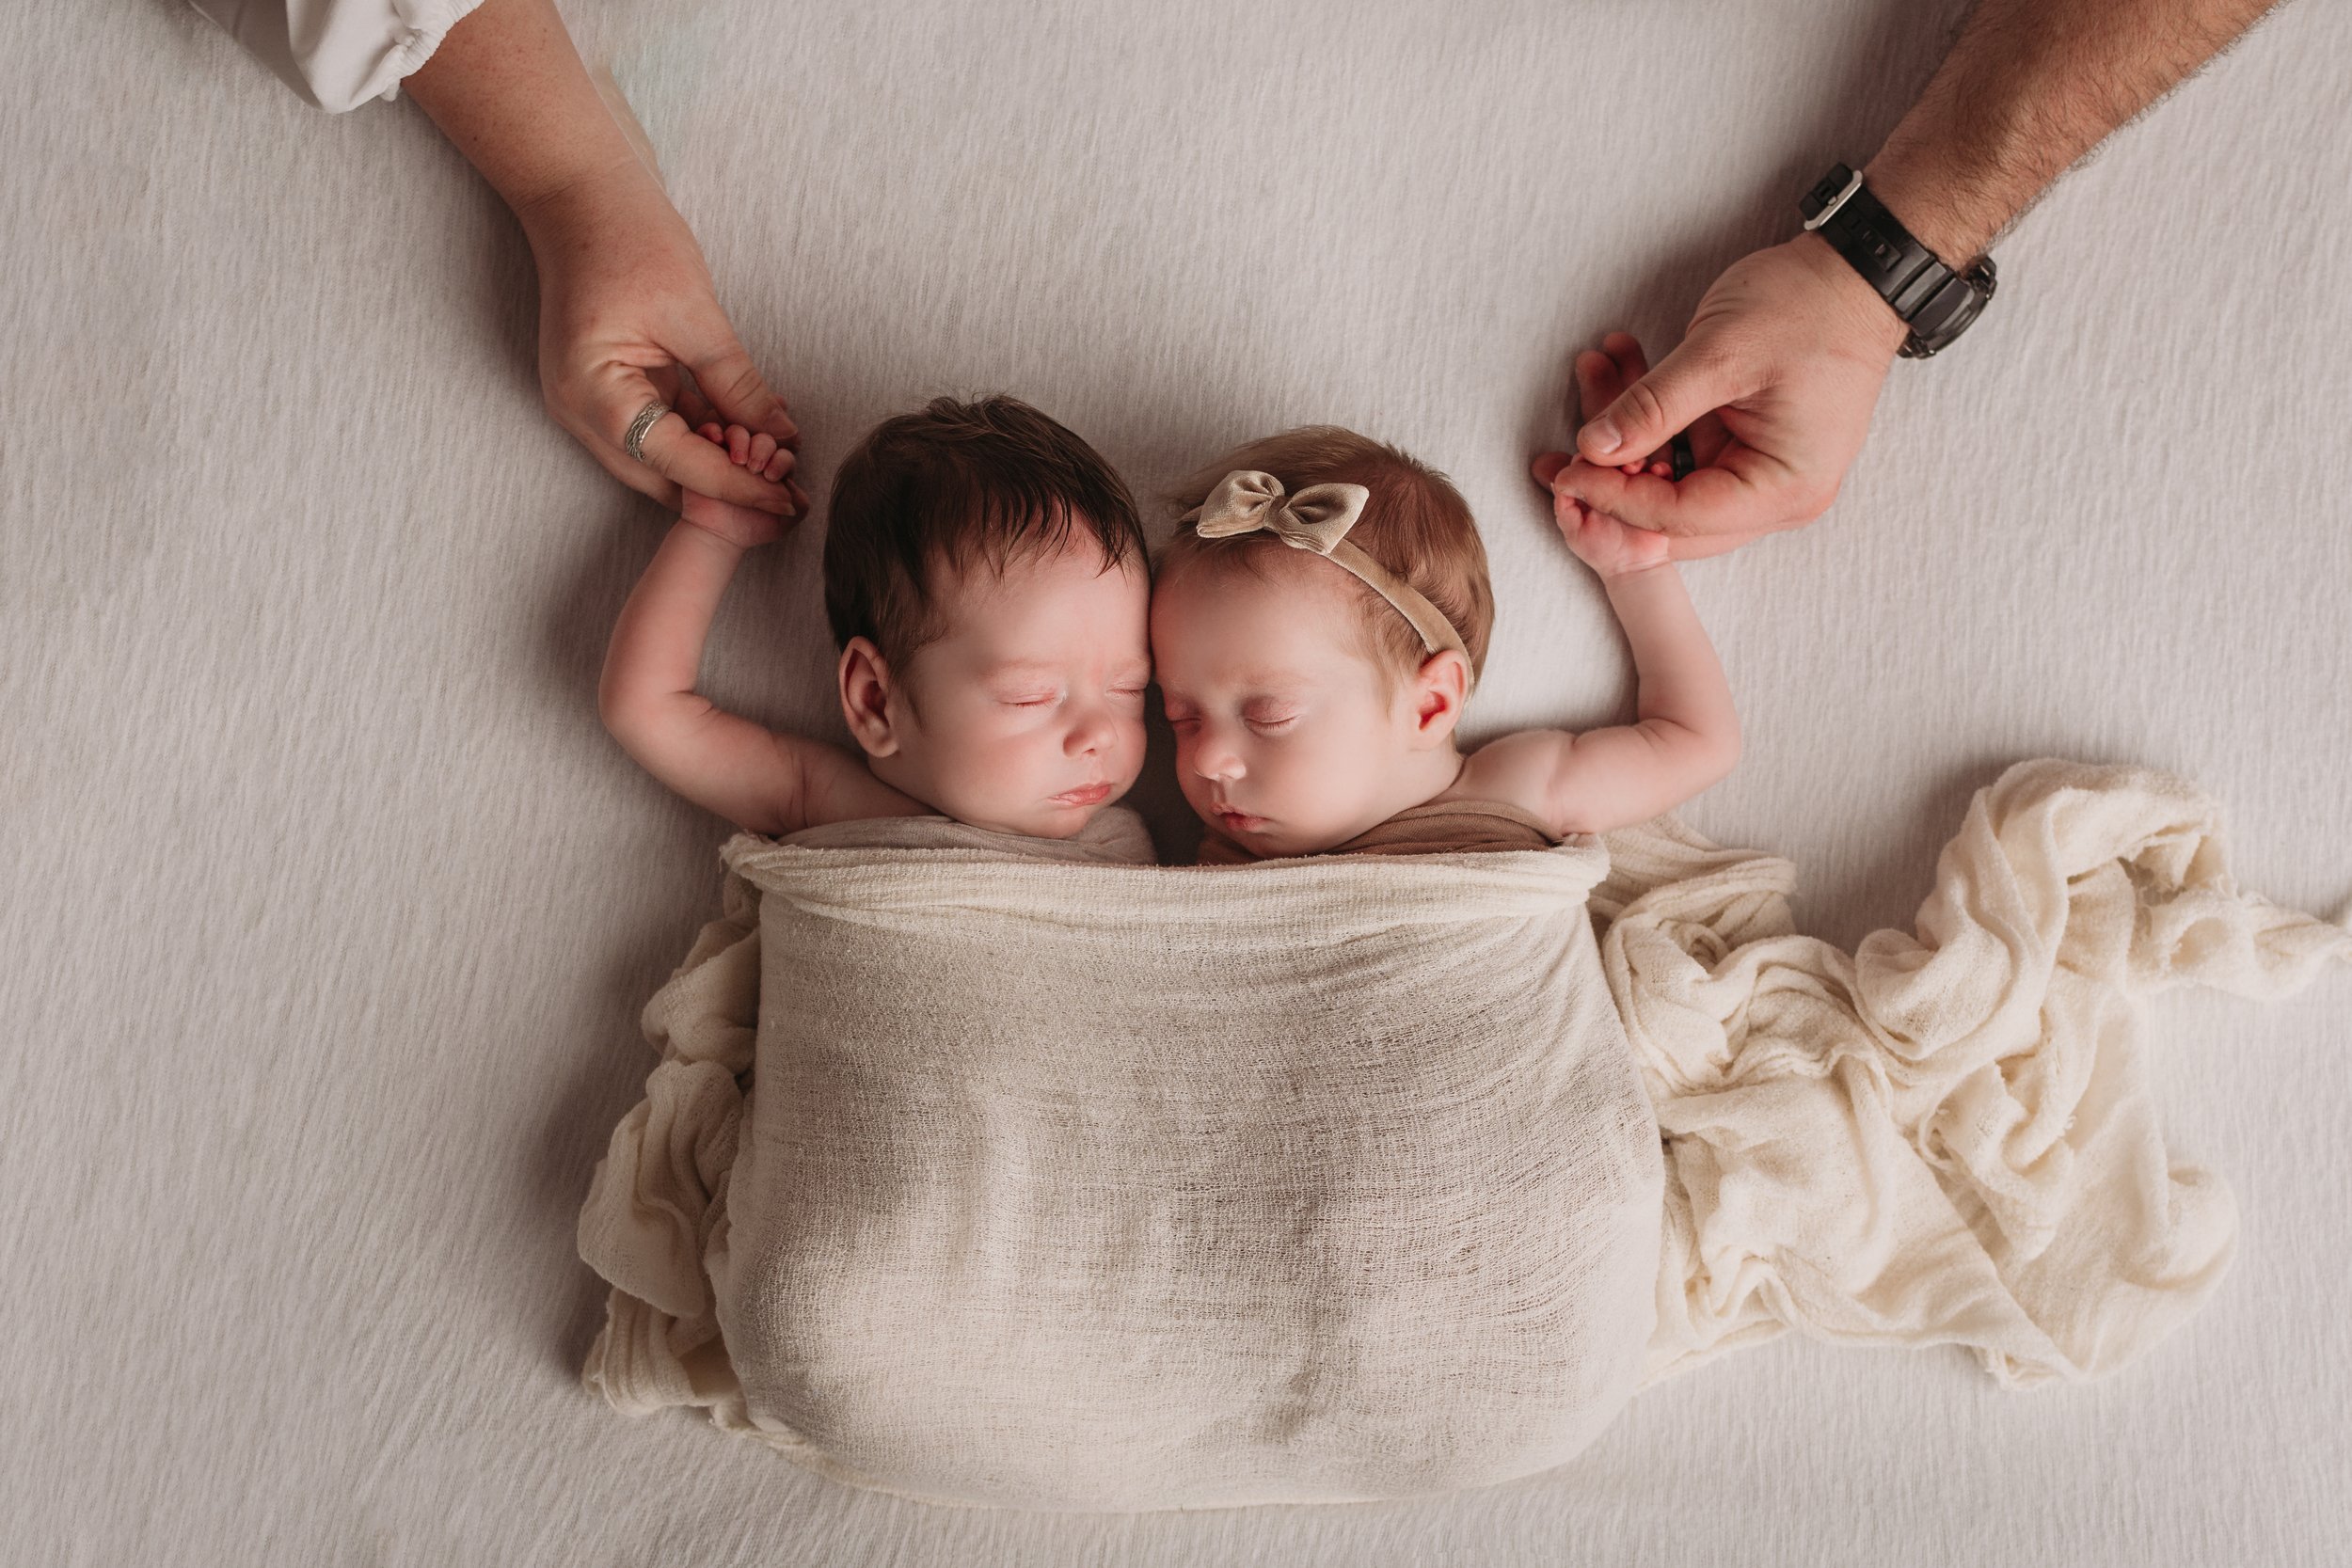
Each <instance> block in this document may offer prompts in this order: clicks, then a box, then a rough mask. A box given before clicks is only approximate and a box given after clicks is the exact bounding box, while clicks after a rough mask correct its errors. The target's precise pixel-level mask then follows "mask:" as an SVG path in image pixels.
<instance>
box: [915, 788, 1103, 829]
mask: <svg viewBox="0 0 2352 1568" xmlns="http://www.w3.org/2000/svg"><path fill="white" fill-rule="evenodd" d="M1119 795H1120V792H1114V793H1111V794H1108V795H1105V796H1104V797H1103V798H1102V799H1101V800H1094V801H1090V802H1077V803H1063V802H1058V801H1054V800H1047V801H1044V802H1041V804H1039V805H1037V806H1033V807H1028V808H1025V809H1022V810H1019V811H1006V812H997V811H979V810H975V811H972V812H969V813H966V812H959V811H952V810H946V811H942V813H941V815H942V816H952V817H954V818H955V819H956V820H957V821H959V822H961V823H962V824H964V825H965V826H966V827H970V828H986V829H988V830H989V831H990V832H999V833H1019V834H1020V835H1021V836H1022V837H1024V838H1076V837H1077V836H1078V835H1079V834H1080V833H1083V832H1086V830H1087V825H1088V824H1089V823H1090V822H1092V821H1093V820H1094V819H1095V818H1096V817H1098V816H1102V815H1103V813H1104V810H1105V809H1106V808H1107V807H1109V806H1110V805H1111V804H1112V803H1113V802H1115V801H1116V800H1118V799H1119Z"/></svg>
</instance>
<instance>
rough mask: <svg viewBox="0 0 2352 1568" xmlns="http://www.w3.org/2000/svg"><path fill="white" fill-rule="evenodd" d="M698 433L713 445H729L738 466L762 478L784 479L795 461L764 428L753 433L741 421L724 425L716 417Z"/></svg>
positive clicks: (732, 457)
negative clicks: (787, 469)
mask: <svg viewBox="0 0 2352 1568" xmlns="http://www.w3.org/2000/svg"><path fill="white" fill-rule="evenodd" d="M695 434H696V435H697V436H701V437H702V438H703V439H704V440H706V441H708V442H709V443H710V444H711V445H712V446H715V447H724V448H726V449H727V456H728V458H729V459H730V460H732V461H733V463H734V464H735V466H736V467H739V468H749V469H751V471H752V472H754V473H755V474H757V475H758V476H759V477H760V478H762V479H782V478H783V477H784V470H785V469H786V468H787V467H791V464H792V454H791V453H789V452H787V451H785V450H784V449H783V448H782V447H779V446H777V445H776V438H775V437H774V436H771V435H769V434H768V433H767V432H766V431H764V430H763V431H761V432H759V433H758V434H757V435H754V434H753V433H752V432H750V431H748V430H746V429H744V428H743V427H742V426H741V425H739V424H731V425H727V426H725V427H724V428H722V427H721V426H720V424H719V421H718V420H711V421H710V422H709V423H708V424H706V425H704V426H702V427H701V428H699V429H698V430H696V431H695Z"/></svg>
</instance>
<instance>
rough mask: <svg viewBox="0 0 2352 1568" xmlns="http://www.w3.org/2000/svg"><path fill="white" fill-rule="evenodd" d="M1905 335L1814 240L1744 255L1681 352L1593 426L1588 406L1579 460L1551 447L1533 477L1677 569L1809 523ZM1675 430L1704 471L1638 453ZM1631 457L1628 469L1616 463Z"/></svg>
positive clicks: (1718, 285)
mask: <svg viewBox="0 0 2352 1568" xmlns="http://www.w3.org/2000/svg"><path fill="white" fill-rule="evenodd" d="M1907 331H1908V329H1907V328H1906V327H1905V326H1904V325H1903V323H1902V321H1901V320H1900V318H1899V317H1898V316H1897V315H1896V314H1895V312H1894V311H1892V310H1890V309H1887V308H1886V303H1885V301H1883V300H1882V299H1880V298H1879V297H1878V295H1877V293H1874V292H1873V291H1872V290H1871V288H1870V286H1869V285H1868V284H1867V283H1865V282H1864V281H1863V280H1862V277H1861V275H1860V274H1858V273H1856V272H1855V271H1854V270H1853V268H1852V267H1851V265H1849V264H1848V263H1847V261H1846V260H1845V258H1844V257H1842V256H1840V255H1838V254H1837V253H1836V251H1835V250H1833V249H1831V248H1830V245H1829V244H1828V242H1827V241H1825V240H1823V239H1821V237H1820V235H1818V234H1809V233H1808V234H1800V235H1798V236H1797V237H1796V238H1795V239H1793V240H1790V241H1788V242H1787V243H1786V244H1783V245H1772V246H1771V247H1769V248H1768V249H1764V250H1759V251H1756V252H1755V253H1754V254H1753V255H1749V256H1743V257H1741V258H1740V260H1739V261H1734V262H1733V263H1732V264H1731V266H1730V267H1729V268H1727V269H1726V270H1725V271H1724V275H1723V276H1722V277H1719V278H1717V279H1716V280H1715V283H1714V285H1713V287H1711V288H1709V289H1708V291H1707V294H1706V296H1705V297H1704V298H1703V299H1701V300H1700V301H1699V308H1698V312H1697V314H1695V315H1694V316H1692V318H1691V325H1690V329H1689V331H1688V332H1687V333H1686V334H1685V335H1684V337H1683V340H1682V342H1681V343H1680V344H1679V345H1678V346H1677V348H1676V349H1675V351H1674V352H1673V353H1672V354H1669V355H1668V356H1666V357H1665V359H1664V360H1663V361H1661V363H1660V364H1659V367H1658V369H1657V370H1656V371H1654V372H1643V373H1641V374H1638V375H1636V376H1635V377H1634V378H1633V380H1632V381H1631V382H1630V383H1629V385H1627V386H1626V387H1624V388H1622V389H1621V390H1620V391H1619V392H1618V393H1617V394H1616V396H1615V397H1614V398H1613V400H1612V401H1611V403H1610V404H1608V405H1607V406H1606V407H1605V408H1603V409H1602V410H1600V411H1599V416H1598V417H1596V416H1595V414H1594V412H1593V411H1592V410H1589V409H1588V410H1586V418H1587V420H1588V421H1589V422H1587V423H1586V424H1585V426H1584V428H1583V429H1582V430H1581V432H1580V433H1579V435H1578V443H1577V444H1578V452H1577V454H1575V455H1574V456H1571V455H1570V454H1568V453H1565V452H1546V453H1545V454H1544V455H1543V456H1541V457H1539V458H1537V459H1536V460H1535V476H1536V478H1537V479H1539V480H1541V481H1542V482H1543V483H1546V484H1548V485H1549V486H1551V488H1552V489H1553V490H1554V491H1555V492H1565V493H1566V494H1567V495H1568V496H1569V497H1571V498H1572V499H1575V500H1576V501H1578V502H1580V503H1581V504H1582V505H1584V506H1587V507H1592V508H1597V509H1598V510H1599V511H1600V512H1602V513H1603V514H1605V515H1609V516H1612V517H1616V518H1619V519H1621V520H1623V521H1625V522H1627V523H1629V524H1631V525H1632V526H1634V527H1635V528H1640V529H1650V530H1655V531H1659V532H1661V533H1663V534H1665V535H1667V536H1668V537H1669V538H1671V539H1672V541H1673V548H1674V555H1675V559H1677V560H1678V561H1688V560H1691V559H1692V558H1694V557H1697V556H1704V555H1718V554H1721V553H1722V552H1723V551H1724V550H1728V549H1733V548H1736V547H1737V546H1740V545H1744V544H1746V543H1747V542H1748V541H1749V540H1751V539H1754V538H1756V537H1757V536H1759V535H1761V534H1765V533H1769V532H1772V531H1775V530H1778V529H1785V528H1794V527H1797V526H1798V525H1800V524H1804V523H1808V522H1811V521H1812V520H1813V519H1814V518H1816V517H1818V516H1820V515H1821V514H1822V513H1824V512H1826V511H1828V510H1829V506H1830V502H1832V501H1833V500H1835V499H1836V498H1837V490H1838V486H1839V485H1840V484H1842V483H1844V482H1845V477H1846V470H1847V469H1848V468H1849V467H1851V466H1852V465H1853V460H1854V456H1855V454H1856V453H1857V452H1859V451H1861V450H1862V442H1863V438H1864V437H1865V436H1867V435H1868V434H1869V430H1870V412H1871V410H1872V409H1873V408H1875V407H1876V406H1877V405H1878V398H1879V389H1880V388H1881V387H1882V386H1883V384H1884V383H1885V380H1886V372H1887V368H1888V366H1890V365H1891V364H1893V362H1894V359H1895V351H1896V350H1898V349H1899V348H1900V347H1901V346H1902V343H1903V339H1904V337H1905V336H1906V334H1907ZM1600 418H1605V419H1606V420H1607V421H1608V423H1609V424H1611V425H1613V426H1614V427H1615V431H1616V440H1615V443H1614V444H1612V443H1611V442H1609V441H1605V440H1604V439H1603V435H1602V432H1601V431H1600V430H1599V429H1597V428H1596V426H1597V424H1598V423H1599V419H1600ZM1678 430H1688V431H1690V433H1691V438H1692V449H1693V455H1694V456H1695V457H1696V458H1697V460H1698V463H1699V467H1697V468H1696V469H1694V470H1693V471H1692V473H1691V474H1689V475H1688V476H1687V477H1685V478H1684V479H1682V480H1680V481H1679V482H1677V481H1676V480H1674V479H1673V478H1671V477H1668V476H1661V475H1660V474H1658V473H1657V472H1655V471H1654V470H1653V469H1651V468H1649V467H1648V466H1647V459H1646V458H1645V454H1648V453H1654V452H1656V451H1658V450H1659V449H1661V448H1662V447H1663V446H1665V444H1666V442H1667V441H1668V439H1669V438H1671V437H1672V436H1673V435H1674V433H1675V432H1677V431H1678ZM1710 448H1712V449H1713V450H1711V451H1710V450H1709V449H1710ZM1636 459H1642V461H1641V462H1640V463H1637V465H1636V466H1635V467H1632V468H1631V469H1625V468H1620V467H1613V465H1616V464H1622V463H1629V462H1634V461H1635V460H1636Z"/></svg>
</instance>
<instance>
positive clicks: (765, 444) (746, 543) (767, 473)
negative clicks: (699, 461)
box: [678, 420, 791, 550]
mask: <svg viewBox="0 0 2352 1568" xmlns="http://www.w3.org/2000/svg"><path fill="white" fill-rule="evenodd" d="M695 434H697V435H699V436H702V437H703V439H705V440H707V441H708V442H710V443H711V444H712V445H713V446H720V447H724V448H726V449H727V456H728V457H729V458H731V459H733V460H734V462H735V464H736V466H737V467H745V468H749V469H751V470H752V471H753V472H754V473H756V474H758V475H760V476H761V477H762V478H764V479H782V478H783V477H784V470H785V469H786V467H789V459H790V455H791V454H790V453H788V452H787V451H783V450H782V449H781V448H779V447H778V446H777V445H776V439H775V437H774V436H770V435H769V434H768V433H767V432H765V431H762V432H760V433H759V434H758V435H754V434H752V432H750V431H748V430H746V429H744V428H743V427H742V426H741V425H739V424H731V425H728V426H726V427H725V428H724V429H722V428H721V427H720V426H719V424H718V423H717V422H716V421H715V420H714V421H713V422H711V423H709V424H707V425H704V426H703V427H702V428H701V429H700V430H698V431H697V432H695ZM678 515H680V516H682V517H684V518H685V519H686V520H687V521H688V522H690V523H691V524H693V525H694V526H695V527H696V528H699V529H703V530H705V531H708V532H711V533H715V534H717V535H718V536H719V537H720V538H722V539H724V540H726V541H727V542H728V543H729V544H732V545H739V546H742V547H743V548H744V549H747V550H748V549H752V548H755V547H756V546H761V545H765V544H768V543H769V542H771V540H773V539H774V538H775V537H776V536H777V535H778V534H780V533H782V532H783V531H784V524H785V522H786V520H787V519H785V518H782V517H778V516H776V515H774V514H773V513H769V512H762V511H759V510H758V509H757V508H755V507H749V506H738V505H737V504H735V503H734V502H733V501H723V500H720V499H717V498H716V497H713V496H706V495H703V494H701V493H700V492H698V491H693V490H688V491H686V492H684V493H683V494H682V495H681V496H680V497H679V499H678Z"/></svg>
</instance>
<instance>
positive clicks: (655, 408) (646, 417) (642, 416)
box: [621, 398, 671, 463]
mask: <svg viewBox="0 0 2352 1568" xmlns="http://www.w3.org/2000/svg"><path fill="white" fill-rule="evenodd" d="M670 412H671V408H670V405H669V404H666V403H664V402H662V401H661V400H660V398H656V399H654V400H653V401H652V402H651V403H649V404H645V406H644V407H643V408H640V409H639V410H638V411H637V417H636V418H635V419H633V420H629V421H628V435H626V436H622V437H621V450H622V451H626V452H628V454H629V456H630V457H632V458H634V459H636V460H637V461H638V462H640V463H643V462H644V460H645V433H646V432H647V431H649V430H651V429H652V428H653V427H654V426H655V425H658V424H660V422H661V416H662V415H664V414H667V413H670Z"/></svg>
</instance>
